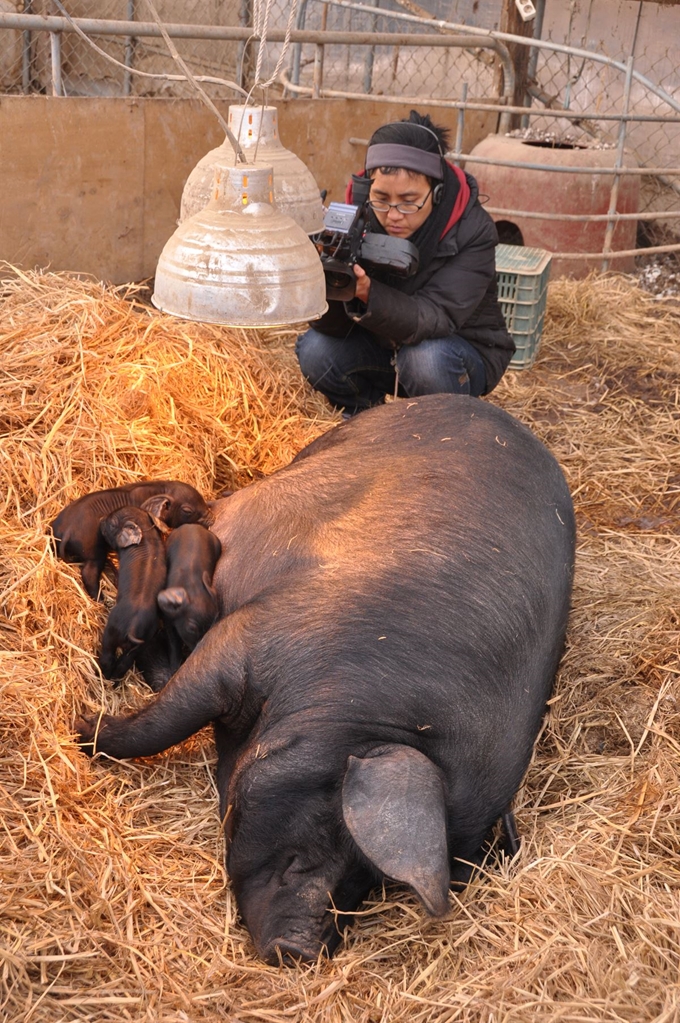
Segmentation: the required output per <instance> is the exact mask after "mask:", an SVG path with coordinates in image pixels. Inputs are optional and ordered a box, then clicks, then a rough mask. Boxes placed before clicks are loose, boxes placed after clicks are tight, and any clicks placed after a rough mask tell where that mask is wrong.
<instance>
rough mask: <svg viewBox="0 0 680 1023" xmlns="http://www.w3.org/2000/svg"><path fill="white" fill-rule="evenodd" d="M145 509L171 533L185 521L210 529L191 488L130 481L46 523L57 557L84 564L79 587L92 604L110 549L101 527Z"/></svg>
mask: <svg viewBox="0 0 680 1023" xmlns="http://www.w3.org/2000/svg"><path fill="white" fill-rule="evenodd" d="M126 505H135V506H136V507H139V508H144V509H145V511H148V512H149V514H151V515H153V516H154V517H155V518H157V519H160V520H161V521H162V522H165V523H166V524H167V525H168V526H170V528H171V529H174V528H175V526H179V525H182V523H185V522H199V523H201V524H202V525H204V526H209V525H211V523H212V522H213V520H214V515H213V513H212V511H211V510H210V508H209V506H208V505H207V504H206V502H205V501H204V500H203V498H202V497H201V495H200V494H199V492H198V491H197V490H195V489H194V487H192V486H190V484H188V483H179V482H177V481H175V480H150V481H148V482H145V483H128V484H126V485H125V486H123V487H114V488H112V489H111V490H96V491H94V493H91V494H84V495H83V497H79V498H78V499H77V500H76V501H72V502H71V504H68V505H67V506H66V507H65V508H64V509H62V511H61V512H60V513H59V514H58V515H57V517H56V519H55V520H54V521H53V522H51V523H50V529H51V531H52V535H53V537H54V541H55V548H56V552H57V555H58V556H59V557H60V558H62V559H63V560H64V561H74V562H82V569H81V575H82V579H83V585H84V586H85V589H86V591H87V592H88V593H89V595H90V596H91V597H92V598H93V599H94V600H96V599H97V597H98V595H99V580H100V578H101V574H102V572H103V570H104V565H105V564H106V559H107V557H108V553H109V550H110V548H109V545H108V544H107V542H106V539H105V537H104V536H103V534H102V532H101V531H100V529H99V523H100V522H101V521H102V519H105V518H106V517H107V516H108V515H110V514H111V513H112V512H114V511H116V509H118V508H124V507H125V506H126Z"/></svg>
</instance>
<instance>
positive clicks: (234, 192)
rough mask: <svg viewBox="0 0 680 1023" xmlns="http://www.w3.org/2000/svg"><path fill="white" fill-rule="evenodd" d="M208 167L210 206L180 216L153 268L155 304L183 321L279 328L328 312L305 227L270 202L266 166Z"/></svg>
mask: <svg viewBox="0 0 680 1023" xmlns="http://www.w3.org/2000/svg"><path fill="white" fill-rule="evenodd" d="M225 155H226V156H227V160H225V161H224V162H216V163H215V164H214V166H213V171H212V173H213V186H212V192H211V196H210V197H209V201H208V204H207V206H206V207H205V208H204V209H201V210H199V211H198V212H197V213H194V214H193V215H192V216H190V217H188V218H187V219H186V220H184V221H182V222H181V223H180V225H179V227H178V228H177V230H176V231H175V233H174V234H173V236H172V237H171V238H170V239H169V241H168V242H167V243H166V245H165V248H164V249H163V251H162V253H161V255H160V259H159V260H158V267H157V269H156V280H155V290H154V294H153V297H152V302H153V304H154V305H155V306H156V308H157V309H160V310H161V311H162V312H165V313H170V314H171V315H173V316H179V317H181V318H183V319H187V320H200V321H204V322H207V323H220V324H225V325H228V326H234V327H278V326H284V325H287V324H291V323H298V322H300V321H302V320H312V319H315V318H316V317H318V316H321V314H322V313H324V312H325V311H326V309H327V305H326V298H325V295H326V285H325V278H324V273H323V269H322V266H321V260H320V259H319V255H318V252H317V250H316V248H315V247H314V245H313V244H312V242H311V241H310V240H309V238H308V237H307V235H306V233H305V231H304V230H303V229H302V228H301V227H300V226H299V225H298V224H296V223H295V221H294V220H292V219H291V217H290V216H286V214H284V213H283V212H281V211H280V210H279V209H277V208H276V207H275V206H274V205H272V204H273V201H274V185H273V171H272V168H271V166H269V167H260V166H253V165H250V164H245V163H241V164H238V165H237V166H234V165H233V164H234V154H233V152H232V151H231V150H229V151H228V153H226V154H225Z"/></svg>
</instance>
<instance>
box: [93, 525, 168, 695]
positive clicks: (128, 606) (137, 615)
mask: <svg viewBox="0 0 680 1023" xmlns="http://www.w3.org/2000/svg"><path fill="white" fill-rule="evenodd" d="M100 528H101V531H102V535H103V536H104V539H105V540H106V543H107V544H108V546H109V547H110V548H112V549H113V550H117V551H118V561H119V569H118V599H117V600H116V603H115V605H114V607H113V608H112V609H111V613H110V614H109V618H108V621H107V623H106V628H105V629H104V637H103V639H102V649H101V656H100V659H99V664H100V667H101V670H102V674H103V675H104V676H105V677H106V678H110V679H115V680H118V679H121V678H122V677H123V675H124V674H125V672H126V671H129V669H130V668H131V667H132V665H133V663H134V661H135V658H136V657H137V655H138V654H139V652H140V649H141V647H142V645H143V644H144V643H146V642H147V641H148V640H150V639H152V638H153V637H154V636H155V634H156V633H157V631H158V629H159V627H160V619H159V616H158V607H157V604H156V600H157V598H158V594H159V592H160V590H162V589H163V586H164V585H165V578H166V562H165V548H164V545H163V540H162V539H161V536H160V533H159V532H158V529H157V528H156V526H155V525H154V523H153V520H152V519H151V516H150V515H149V514H148V512H146V511H144V509H143V508H135V507H134V506H132V505H128V506H127V507H125V508H120V509H119V510H118V511H115V512H113V514H112V515H109V516H108V518H106V519H104V521H103V522H102V523H101V527H100Z"/></svg>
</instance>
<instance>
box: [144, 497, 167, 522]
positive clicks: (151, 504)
mask: <svg viewBox="0 0 680 1023" xmlns="http://www.w3.org/2000/svg"><path fill="white" fill-rule="evenodd" d="M171 505H172V501H171V500H170V498H169V497H168V496H167V494H156V495H155V496H154V497H150V498H148V500H146V501H145V502H144V504H143V505H142V508H143V509H144V511H145V512H148V513H149V515H150V516H151V518H153V519H160V520H161V521H165V520H164V518H163V516H164V515H165V516H167V514H168V509H169V508H170V506H171Z"/></svg>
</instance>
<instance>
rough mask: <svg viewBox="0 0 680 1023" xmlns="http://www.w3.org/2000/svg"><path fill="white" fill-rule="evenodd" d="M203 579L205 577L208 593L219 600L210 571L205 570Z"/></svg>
mask: <svg viewBox="0 0 680 1023" xmlns="http://www.w3.org/2000/svg"><path fill="white" fill-rule="evenodd" d="M202 579H203V585H204V586H205V588H206V590H207V591H208V593H209V594H210V596H211V597H212V599H213V600H217V590H216V589H215V587H214V586H213V585H212V578H211V576H210V572H204V573H203V576H202Z"/></svg>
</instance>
